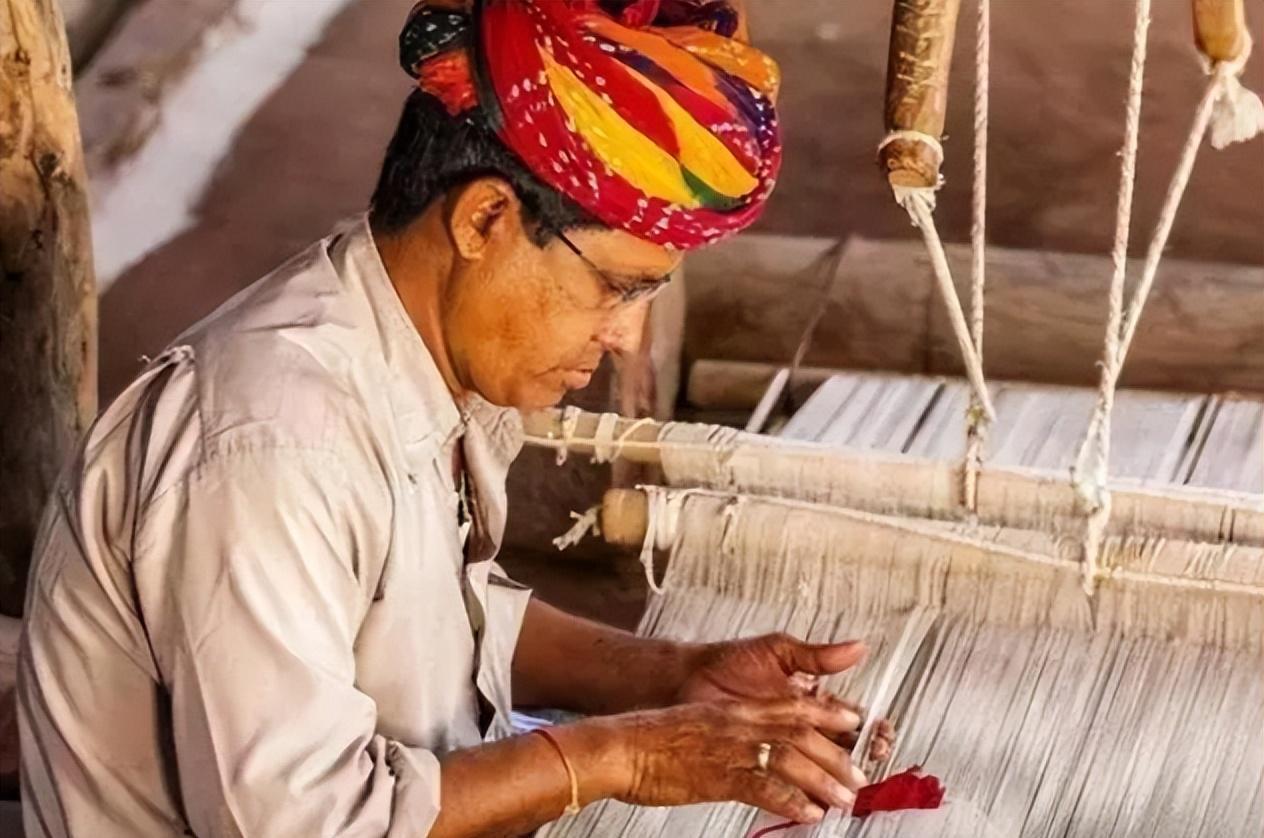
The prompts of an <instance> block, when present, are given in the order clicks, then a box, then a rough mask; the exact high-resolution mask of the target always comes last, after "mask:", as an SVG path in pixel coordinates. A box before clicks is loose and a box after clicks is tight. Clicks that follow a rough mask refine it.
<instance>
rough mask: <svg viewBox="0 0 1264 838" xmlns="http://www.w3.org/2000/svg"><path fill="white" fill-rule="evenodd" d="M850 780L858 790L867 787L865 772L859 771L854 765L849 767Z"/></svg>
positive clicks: (867, 781)
mask: <svg viewBox="0 0 1264 838" xmlns="http://www.w3.org/2000/svg"><path fill="white" fill-rule="evenodd" d="M851 780H852V782H853V783H855V784H856V788H858V789H862V788H864V787H865V786H867V785H869V778H868V777H866V776H865V772H863V771H861V770H860V769H859V768H857V767H856V766H854V765H853V766H852V767H851Z"/></svg>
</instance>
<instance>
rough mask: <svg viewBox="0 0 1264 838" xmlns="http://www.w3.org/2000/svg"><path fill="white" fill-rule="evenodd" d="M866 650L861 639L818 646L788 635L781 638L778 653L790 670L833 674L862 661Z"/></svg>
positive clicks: (813, 673) (814, 673)
mask: <svg viewBox="0 0 1264 838" xmlns="http://www.w3.org/2000/svg"><path fill="white" fill-rule="evenodd" d="M866 651H867V650H866V648H865V644H864V643H862V642H860V641H859V640H849V641H847V642H845V643H830V644H826V645H823V646H816V645H812V644H810V643H803V642H801V641H799V640H795V639H794V638H790V637H786V638H783V639H782V640H781V643H780V648H779V649H778V654H779V656H780V657H781V661H782V664H783V665H785V666H786V668H787V671H789V672H806V673H808V674H810V675H833V674H834V673H836V672H842V671H843V670H845V669H851V668H852V667H853V666H855V665H856V664H858V663H860V661H861V660H863V659H864V657H865V654H866Z"/></svg>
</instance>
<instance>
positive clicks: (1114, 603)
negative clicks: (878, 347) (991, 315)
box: [528, 374, 1264, 838]
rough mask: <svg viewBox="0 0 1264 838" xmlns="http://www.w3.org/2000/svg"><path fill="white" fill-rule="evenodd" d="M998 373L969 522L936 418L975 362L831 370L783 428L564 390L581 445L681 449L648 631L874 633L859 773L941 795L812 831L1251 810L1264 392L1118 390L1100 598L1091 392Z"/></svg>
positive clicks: (1260, 702)
mask: <svg viewBox="0 0 1264 838" xmlns="http://www.w3.org/2000/svg"><path fill="white" fill-rule="evenodd" d="M994 392H995V394H996V401H997V405H998V407H999V415H1000V422H999V423H998V424H997V426H995V427H994V429H993V434H992V436H991V438H990V440H989V450H988V458H987V460H986V464H985V468H984V471H983V473H982V475H981V477H980V493H981V504H980V510H979V515H978V520H971V519H970V518H969V517H968V516H963V515H962V514H961V511H960V508H959V501H958V500H957V494H956V489H957V487H958V486H959V477H960V466H959V464H958V460H957V458H958V457H959V456H960V446H961V442H960V436H959V435H956V436H952V435H949V434H946V433H945V429H947V428H950V427H954V426H955V427H957V428H958V429H959V427H960V419H959V416H960V412H959V410H958V408H959V407H960V404H961V402H964V400H965V399H967V398H968V393H967V391H966V389H965V385H964V384H963V383H961V382H944V381H942V380H938V379H909V378H906V377H899V376H882V375H865V374H848V375H840V376H838V377H837V378H836V379H833V380H831V381H830V382H828V383H827V384H826V385H824V386H823V387H821V388H820V389H819V390H818V391H817V394H816V395H815V396H814V397H813V399H812V400H811V401H810V402H809V403H808V404H807V405H806V406H805V407H804V408H802V409H801V410H800V411H799V412H798V414H797V415H796V416H795V417H794V418H793V419H792V420H791V422H790V423H789V424H788V425H787V426H786V428H785V429H784V431H783V433H784V434H785V437H783V438H782V439H776V438H769V437H755V436H750V435H745V434H740V433H737V432H734V431H731V430H728V429H722V428H715V427H708V426H698V425H683V424H667V425H662V426H652V427H651V426H648V425H646V424H645V423H642V424H641V425H640V427H636V425H637V423H632V422H624V423H622V424H620V423H617V422H616V423H611V422H604V423H603V422H595V421H592V417H587V416H576V415H574V414H572V415H571V416H570V417H569V418H570V420H571V422H570V426H571V430H572V437H571V439H570V441H569V445H570V446H571V447H572V448H574V449H575V450H583V447H582V446H583V443H581V442H580V440H581V439H583V440H591V437H592V436H599V437H601V438H600V439H597V440H594V441H593V443H594V444H593V445H592V450H593V451H594V452H595V453H598V454H599V455H603V456H611V455H613V454H614V453H623V454H625V455H627V454H630V453H632V452H636V453H637V455H638V456H643V455H644V454H645V453H646V452H647V451H648V450H652V451H653V453H654V455H655V457H656V459H657V461H658V462H659V463H660V464H661V465H662V466H663V469H664V471H665V473H666V476H667V480H666V483H667V484H668V487H665V488H659V489H654V490H652V491H651V492H650V499H651V500H650V505H651V507H655V508H657V513H655V514H653V515H651V519H652V520H653V526H652V527H651V529H653V530H655V531H654V532H652V533H650V535H652V536H653V540H654V541H655V542H656V543H657V544H658V545H659V546H660V547H661V548H662V549H663V550H664V551H665V552H667V553H669V554H670V559H669V561H668V564H667V570H666V574H665V576H664V578H663V579H662V587H663V591H664V592H663V594H662V595H660V596H655V597H653V598H652V599H651V602H650V607H649V611H648V612H647V614H646V616H645V618H644V621H643V622H642V625H641V627H640V630H641V632H642V633H644V634H647V635H650V636H658V637H674V638H681V639H688V640H715V639H720V638H722V637H731V636H734V635H748V634H757V633H761V632H766V631H789V632H792V633H796V634H802V635H804V636H806V637H808V638H809V639H811V640H814V641H818V642H824V641H827V640H840V639H851V638H856V637H860V638H864V639H866V640H867V641H868V642H869V643H870V647H871V655H870V658H869V659H868V660H867V661H866V662H865V663H864V664H863V665H862V666H861V667H859V668H858V669H857V670H855V671H853V672H849V673H845V674H844V675H843V676H840V677H837V678H834V679H830V680H829V681H828V682H827V684H826V686H827V688H828V689H832V690H837V691H839V692H840V693H841V694H844V695H848V696H850V697H854V698H856V699H858V700H860V701H862V702H864V703H865V704H866V705H868V706H869V707H870V708H871V710H872V711H873V714H874V715H878V714H884V715H889V716H891V717H892V718H893V719H894V721H895V722H896V724H897V727H898V729H899V732H900V738H899V740H898V741H897V744H896V747H895V751H894V753H893V754H892V757H891V759H890V760H889V761H888V762H887V763H885V764H884V765H882V766H865V767H866V769H867V770H868V772H869V774H870V778H871V779H880V778H881V777H882V776H884V775H885V774H886V773H887V772H895V771H899V770H901V769H903V768H905V767H907V766H909V765H914V764H918V765H922V766H924V767H925V770H926V771H927V772H928V773H932V774H935V775H937V776H939V777H941V778H942V779H943V781H944V784H945V786H946V787H947V790H948V794H947V798H946V803H945V806H944V808H943V810H942V811H941V812H935V813H931V812H927V813H899V814H894V813H893V814H885V815H875V816H871V817H869V818H866V819H864V820H851V819H847V818H845V817H842V816H840V815H839V814H837V813H834V814H832V815H831V816H830V817H829V818H828V819H827V821H826V822H825V823H823V824H822V825H820V826H819V827H815V828H812V829H809V830H806V831H802V830H800V831H796V832H794V833H793V835H794V836H796V838H797V836H799V835H822V836H826V835H846V836H849V837H851V836H866V838H879V836H882V837H883V838H887V837H888V836H889V838H896V836H910V837H911V836H917V838H922V836H947V837H949V838H958V836H962V837H964V836H970V837H971V838H975V836H1047V835H1072V836H1094V837H1095V836H1099V835H1122V836H1143V835H1144V836H1162V838H1167V836H1178V838H1179V836H1191V837H1192V836H1202V835H1217V836H1244V838H1245V836H1258V835H1259V830H1260V824H1261V823H1264V788H1262V787H1261V783H1260V777H1261V776H1264V741H1261V739H1260V737H1259V736H1258V731H1259V730H1260V729H1262V728H1261V724H1262V723H1264V530H1261V529H1260V528H1259V527H1258V526H1257V524H1258V521H1259V516H1260V514H1261V513H1264V438H1262V437H1261V435H1260V430H1261V427H1264V426H1261V424H1260V423H1261V421H1264V405H1261V404H1260V403H1258V402H1250V401H1245V400H1232V399H1227V398H1222V397H1215V396H1211V397H1191V396H1181V395H1179V394H1159V393H1146V392H1140V391H1123V392H1121V393H1120V395H1119V414H1118V417H1117V423H1116V426H1115V431H1116V433H1117V434H1118V436H1119V443H1120V444H1118V445H1117V446H1115V447H1114V448H1113V449H1112V468H1113V471H1114V473H1115V474H1116V475H1117V476H1116V478H1115V480H1114V482H1113V483H1112V491H1113V492H1114V493H1115V496H1116V520H1115V521H1114V523H1113V524H1112V527H1111V528H1110V530H1109V531H1108V535H1107V537H1106V540H1105V544H1104V545H1103V550H1102V557H1101V558H1102V569H1103V578H1102V580H1101V581H1100V583H1099V586H1098V588H1097V591H1096V593H1095V595H1094V597H1093V598H1092V599H1090V598H1087V597H1086V596H1085V595H1084V592H1083V590H1082V588H1081V585H1080V581H1081V580H1080V569H1081V561H1080V548H1081V544H1080V541H1079V539H1078V537H1076V533H1075V530H1074V528H1073V527H1072V526H1071V525H1072V524H1073V523H1074V521H1075V509H1074V497H1073V493H1072V492H1071V489H1070V486H1069V478H1068V474H1067V471H1068V469H1067V460H1068V458H1069V457H1073V456H1074V450H1073V446H1070V448H1071V450H1070V451H1066V450H1063V449H1065V448H1067V447H1068V446H1064V445H1062V444H1061V443H1062V441H1063V439H1064V438H1069V439H1072V440H1074V439H1075V438H1076V437H1078V436H1079V435H1080V434H1081V433H1082V432H1083V427H1084V425H1085V424H1086V423H1087V421H1088V417H1089V413H1090V411H1091V399H1088V400H1086V399H1084V398H1081V393H1080V391H1076V390H1073V389H1069V388H1039V387H1033V386H1028V385H1008V384H1000V385H998V386H997V387H996V389H995V390H994ZM914 405H920V407H916V406H914ZM896 415H898V416H900V417H902V419H901V420H900V421H899V422H894V421H891V417H892V416H896ZM884 417H885V418H884ZM528 424H529V432H531V433H533V434H534V433H537V432H538V428H535V427H532V423H530V422H529V423H528ZM598 427H602V428H604V429H605V431H604V433H600V434H594V433H592V429H593V428H598ZM581 428H582V430H581ZM1142 429H1144V430H1142ZM822 441H828V442H829V444H821V443H822ZM638 446H645V447H640V448H638ZM848 446H850V447H848ZM616 449H621V450H616ZM775 495H780V496H781V497H777V496H775ZM1253 522H1254V523H1253ZM862 739H863V736H862ZM755 817H756V813H754V812H753V811H751V810H750V809H748V808H745V807H741V806H736V805H724V806H704V807H693V808H691V809H687V810H680V811H671V812H669V811H657V810H638V809H633V808H631V807H626V806H623V805H621V804H618V803H606V804H600V805H598V806H594V807H590V808H589V809H588V810H586V811H585V812H582V813H581V814H580V815H579V816H578V817H577V818H575V819H572V820H568V821H563V822H561V823H559V824H557V825H555V826H553V827H551V828H550V829H549V831H548V832H547V833H546V835H548V836H550V838H551V837H552V836H580V835H609V834H618V835H625V836H639V835H646V836H648V835H657V834H670V835H681V836H691V835H697V836H703V835H736V836H742V835H746V834H747V830H749V828H750V827H751V825H752V823H753V822H754V820H755Z"/></svg>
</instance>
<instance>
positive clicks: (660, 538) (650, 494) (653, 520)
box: [637, 486, 693, 596]
mask: <svg viewBox="0 0 1264 838" xmlns="http://www.w3.org/2000/svg"><path fill="white" fill-rule="evenodd" d="M637 489H639V490H640V491H642V492H644V493H645V502H646V506H645V512H646V516H645V540H644V541H642V542H641V556H640V559H641V567H642V568H644V569H645V582H646V584H647V585H648V586H649V589H650V591H651V592H652V593H653V594H654V595H655V596H662V595H663V591H664V589H663V587H662V586H661V585H659V584H658V580H657V579H656V578H655V577H654V551H656V550H670V549H671V547H672V545H673V544H674V543H675V541H676V526H677V523H678V522H679V520H680V510H681V508H682V507H683V506H684V504H685V500H686V499H687V498H688V497H689V496H690V495H691V494H693V491H692V490H690V489H684V490H671V489H665V488H663V487H662V486H638V487H637Z"/></svg>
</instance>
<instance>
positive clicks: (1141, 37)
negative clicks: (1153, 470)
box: [1073, 0, 1150, 595]
mask: <svg viewBox="0 0 1264 838" xmlns="http://www.w3.org/2000/svg"><path fill="white" fill-rule="evenodd" d="M1149 31H1150V0H1137V6H1136V18H1135V23H1134V26H1133V44H1132V66H1131V71H1130V73H1129V78H1128V100H1127V110H1126V117H1125V124H1124V147H1123V151H1122V152H1121V154H1120V163H1119V195H1118V200H1117V202H1116V205H1115V243H1114V247H1113V248H1112V251H1111V264H1112V266H1113V269H1114V272H1113V274H1112V276H1111V281H1110V292H1109V295H1108V297H1107V301H1108V306H1107V315H1106V340H1105V346H1104V348H1103V351H1102V361H1101V381H1100V385H1099V387H1098V393H1097V406H1096V408H1095V409H1094V411H1093V416H1092V419H1091V420H1090V422H1089V429H1088V434H1087V435H1086V437H1085V439H1084V444H1083V445H1082V446H1081V448H1080V453H1079V456H1078V457H1077V458H1076V462H1075V468H1074V472H1073V482H1074V485H1075V490H1076V493H1077V494H1078V495H1079V498H1080V501H1081V503H1082V504H1083V505H1084V509H1085V512H1086V516H1085V525H1084V542H1083V573H1084V591H1085V593H1086V594H1089V595H1092V594H1093V592H1094V591H1095V589H1096V586H1097V576H1098V564H1099V558H1100V554H1101V545H1102V537H1103V536H1104V534H1105V532H1106V525H1107V524H1108V523H1109V521H1110V491H1109V489H1108V488H1107V472H1108V467H1109V463H1110V418H1111V412H1112V411H1113V410H1114V406H1115V384H1116V382H1117V380H1118V374H1119V365H1120V363H1121V357H1120V342H1121V336H1122V325H1123V316H1124V280H1125V278H1126V275H1127V270H1128V238H1129V234H1130V232H1131V230H1132V204H1133V193H1134V191H1135V186H1136V181H1137V146H1138V144H1139V141H1140V136H1141V102H1142V96H1141V94H1142V89H1143V87H1144V83H1145V64H1146V47H1147V36H1148V35H1149Z"/></svg>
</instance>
